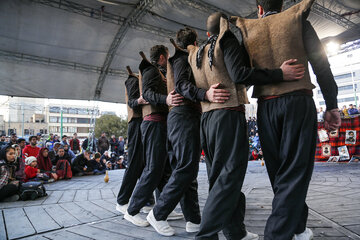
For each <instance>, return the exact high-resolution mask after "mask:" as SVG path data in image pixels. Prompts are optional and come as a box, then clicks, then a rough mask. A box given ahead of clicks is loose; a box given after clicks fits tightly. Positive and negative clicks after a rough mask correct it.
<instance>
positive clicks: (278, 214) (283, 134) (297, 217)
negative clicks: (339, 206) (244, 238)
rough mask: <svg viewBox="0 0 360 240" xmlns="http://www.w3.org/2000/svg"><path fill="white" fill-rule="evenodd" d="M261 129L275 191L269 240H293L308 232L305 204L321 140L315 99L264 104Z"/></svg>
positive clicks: (260, 108) (295, 98)
mask: <svg viewBox="0 0 360 240" xmlns="http://www.w3.org/2000/svg"><path fill="white" fill-rule="evenodd" d="M257 119H258V127H259V136H260V141H261V146H262V150H263V153H264V159H265V163H266V168H267V171H268V174H269V178H270V182H271V185H272V188H273V191H274V194H275V196H274V199H273V202H272V213H271V215H270V217H269V219H268V220H267V223H266V227H265V239H267V240H270V239H274V240H275V239H276V240H290V239H292V237H293V235H294V234H298V233H302V232H304V231H305V228H306V221H307V216H308V207H307V205H306V203H305V199H306V194H307V191H308V187H309V183H310V179H311V175H312V171H313V167H314V156H315V148H316V137H317V118H316V108H315V104H314V101H313V99H312V97H311V96H301V95H300V96H295V95H292V96H285V97H281V98H276V99H271V100H267V101H260V102H259V105H258V116H257Z"/></svg>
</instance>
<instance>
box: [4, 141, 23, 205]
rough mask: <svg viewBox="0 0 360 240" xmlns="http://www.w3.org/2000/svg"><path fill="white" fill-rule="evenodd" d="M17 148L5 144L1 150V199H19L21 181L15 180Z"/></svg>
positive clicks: (7, 200)
mask: <svg viewBox="0 0 360 240" xmlns="http://www.w3.org/2000/svg"><path fill="white" fill-rule="evenodd" d="M15 158H16V156H15V148H13V147H12V146H11V145H5V146H3V148H2V149H1V150H0V201H6V202H9V201H17V200H19V195H18V190H19V181H18V180H15V169H16V166H15Z"/></svg>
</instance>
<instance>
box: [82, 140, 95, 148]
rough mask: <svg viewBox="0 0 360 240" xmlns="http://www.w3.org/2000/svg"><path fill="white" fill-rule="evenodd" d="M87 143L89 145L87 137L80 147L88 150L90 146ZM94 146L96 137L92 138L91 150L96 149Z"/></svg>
mask: <svg viewBox="0 0 360 240" xmlns="http://www.w3.org/2000/svg"><path fill="white" fill-rule="evenodd" d="M89 145H90V144H89V138H86V139H85V140H84V141H83V143H82V145H81V147H82V149H83V150H84V151H85V150H88V148H90V146H89ZM96 147H97V145H96V139H94V141H93V145H92V148H93V149H92V150H93V151H97V150H96Z"/></svg>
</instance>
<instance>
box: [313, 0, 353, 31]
mask: <svg viewBox="0 0 360 240" xmlns="http://www.w3.org/2000/svg"><path fill="white" fill-rule="evenodd" d="M312 12H313V13H315V14H316V15H318V16H321V17H324V18H326V19H327V20H330V21H332V22H334V23H336V24H338V25H339V26H342V27H343V28H346V29H356V28H359V27H360V26H359V25H357V24H355V23H354V22H352V21H350V20H349V19H347V18H345V17H343V16H341V15H340V14H339V13H336V12H334V11H331V10H330V9H328V8H326V7H325V5H324V4H319V3H317V2H316V3H315V4H314V5H313V7H312Z"/></svg>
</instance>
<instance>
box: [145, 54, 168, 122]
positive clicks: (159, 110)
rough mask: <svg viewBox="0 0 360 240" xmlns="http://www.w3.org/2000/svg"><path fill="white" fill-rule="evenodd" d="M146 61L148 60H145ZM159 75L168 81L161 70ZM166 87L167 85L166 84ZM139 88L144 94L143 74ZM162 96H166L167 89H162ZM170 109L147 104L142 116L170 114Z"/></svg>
mask: <svg viewBox="0 0 360 240" xmlns="http://www.w3.org/2000/svg"><path fill="white" fill-rule="evenodd" d="M143 61H146V60H143ZM159 74H160V76H161V78H162V81H166V78H165V77H164V75H163V74H162V73H161V72H160V70H159ZM164 85H165V83H164ZM139 88H140V92H141V93H142V92H143V89H142V75H141V72H140V73H139ZM160 93H161V94H164V95H166V87H164V89H161V92H160ZM168 111H169V110H168V107H167V106H153V105H151V104H147V105H143V106H142V115H143V117H145V116H147V115H150V114H152V113H168Z"/></svg>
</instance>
